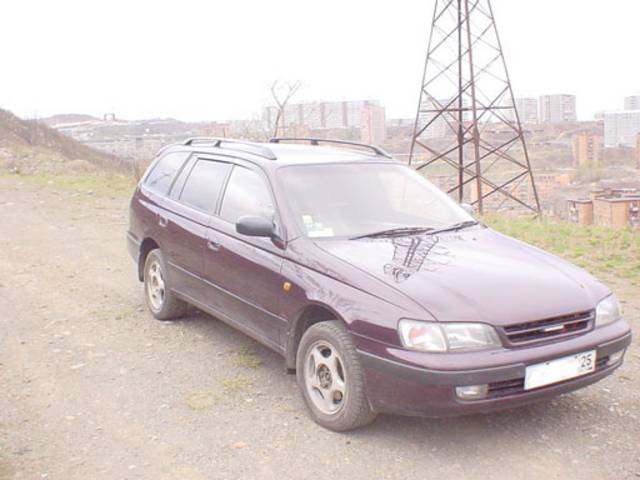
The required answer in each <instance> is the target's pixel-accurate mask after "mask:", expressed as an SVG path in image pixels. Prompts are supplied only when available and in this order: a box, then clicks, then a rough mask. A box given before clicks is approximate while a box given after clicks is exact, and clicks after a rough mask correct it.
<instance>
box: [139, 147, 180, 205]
mask: <svg viewBox="0 0 640 480" xmlns="http://www.w3.org/2000/svg"><path fill="white" fill-rule="evenodd" d="M188 156H189V153H188V152H171V153H167V154H166V155H165V156H163V157H162V158H160V160H158V162H157V163H156V165H155V166H154V167H153V170H151V172H150V173H149V175H148V176H147V178H146V179H145V182H144V184H145V186H147V187H149V188H150V189H152V190H155V191H156V192H158V193H161V194H163V195H164V194H166V193H167V192H168V191H169V187H170V186H171V183H172V182H173V179H174V178H175V176H176V174H177V173H178V171H180V168H182V165H183V164H184V162H185V160H186V159H187V157H188Z"/></svg>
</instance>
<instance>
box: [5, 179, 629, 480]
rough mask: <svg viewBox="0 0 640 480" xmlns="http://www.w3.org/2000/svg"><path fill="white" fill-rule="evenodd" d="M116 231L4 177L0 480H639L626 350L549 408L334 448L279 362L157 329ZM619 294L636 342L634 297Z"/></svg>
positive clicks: (203, 324) (220, 338)
mask: <svg viewBox="0 0 640 480" xmlns="http://www.w3.org/2000/svg"><path fill="white" fill-rule="evenodd" d="M126 222H127V200H126V199H123V198H106V197H96V196H95V195H91V194H87V193H86V192H85V193H78V192H75V193H74V192H71V191H68V190H59V189H56V187H55V186H45V187H38V186H35V185H33V184H31V183H22V182H21V181H20V180H19V179H18V178H17V177H16V178H7V177H0V478H3V479H4V478H8V479H9V478H11V479H13V478H15V479H43V478H47V479H61V480H71V479H92V480H93V479H185V480H187V479H237V478H243V479H244V478H247V479H254V478H259V479H262V478H268V479H270V478H295V479H307V478H309V479H327V478H345V479H378V478H390V479H425V478H456V479H459V478H474V479H479V478H509V479H520V478H532V479H533V478H535V479H538V478H545V479H547V480H550V479H574V478H575V479H591V478H593V479H603V478H611V479H614V478H615V479H623V478H638V477H640V351H639V350H638V348H637V341H635V340H634V345H633V346H632V347H631V351H630V352H628V354H627V363H626V365H625V366H624V367H623V368H622V369H620V370H618V371H617V372H616V373H615V375H614V376H612V377H610V378H608V379H607V380H605V381H603V382H601V383H600V384H597V385H595V386H592V387H590V388H588V389H586V390H583V391H580V392H577V393H575V394H570V395H566V396H563V397H561V398H558V399H556V400H553V401H551V402H546V403H542V404H538V405H534V406H531V407H527V408H523V409H519V410H515V411H509V412H504V413H499V414H493V415H483V416H473V417H467V418H458V419H448V420H426V419H412V418H400V417H392V416H381V417H379V419H378V420H377V421H376V423H375V424H374V425H372V426H371V427H368V428H366V429H364V430H361V431H359V432H356V433H350V434H336V433H331V432H328V431H326V430H323V429H322V428H320V427H318V426H316V425H315V424H314V423H312V422H311V421H310V420H309V419H308V418H307V415H306V412H305V409H304V405H303V403H302V400H301V398H300V396H299V394H298V391H297V387H296V384H295V379H294V377H293V376H287V375H285V374H284V371H283V362H282V361H281V359H280V358H279V357H278V356H277V355H276V354H274V353H271V352H270V351H269V350H267V349H266V348H263V347H261V346H259V345H258V344H256V343H255V342H254V341H252V340H250V339H248V338H247V337H245V336H243V335H242V334H240V333H237V332H235V331H234V330H232V329H231V328H229V327H227V326H226V325H224V324H223V323H221V322H218V321H216V320H215V319H213V318H211V317H208V316H205V315H202V314H200V315H194V316H192V317H190V318H187V319H185V320H184V321H179V322H175V323H161V322H158V321H155V320H153V319H152V318H151V316H150V315H149V314H148V313H147V312H146V310H145V308H144V307H143V297H142V287H141V284H139V283H138V282H137V280H136V278H135V269H134V265H133V262H132V261H131V259H130V258H129V257H128V255H127V252H126V248H125V240H124V239H125V230H126ZM613 287H614V289H615V290H616V292H617V293H619V295H620V296H621V297H623V298H625V299H626V300H627V303H626V305H625V307H626V308H625V309H626V315H627V317H628V318H629V320H630V321H631V322H632V324H633V325H634V329H635V330H636V336H637V333H638V332H637V330H638V326H639V325H640V298H639V297H640V296H638V295H637V293H638V292H634V290H633V289H632V288H631V287H630V286H629V285H627V284H625V283H624V282H623V281H619V282H616V284H615V285H614V286H613ZM634 295H635V298H633V297H634ZM632 300H633V301H634V302H635V303H630V302H631V301H632Z"/></svg>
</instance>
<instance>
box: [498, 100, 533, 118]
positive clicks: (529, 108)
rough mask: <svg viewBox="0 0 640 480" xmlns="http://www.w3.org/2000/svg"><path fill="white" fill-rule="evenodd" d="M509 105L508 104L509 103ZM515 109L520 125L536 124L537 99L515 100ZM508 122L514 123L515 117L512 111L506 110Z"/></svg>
mask: <svg viewBox="0 0 640 480" xmlns="http://www.w3.org/2000/svg"><path fill="white" fill-rule="evenodd" d="M509 103H510V102H509ZM516 109H517V110H518V115H520V122H522V123H538V99H537V98H531V97H520V98H516ZM505 117H507V119H508V120H510V121H512V122H513V121H515V115H514V114H513V111H512V110H507V111H506V115H505Z"/></svg>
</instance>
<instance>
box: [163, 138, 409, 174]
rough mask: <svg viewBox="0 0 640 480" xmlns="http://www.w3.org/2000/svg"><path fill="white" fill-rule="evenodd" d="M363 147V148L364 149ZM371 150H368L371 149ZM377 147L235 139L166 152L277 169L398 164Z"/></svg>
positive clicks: (182, 146)
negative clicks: (210, 156)
mask: <svg viewBox="0 0 640 480" xmlns="http://www.w3.org/2000/svg"><path fill="white" fill-rule="evenodd" d="M363 147H364V149H363ZM367 148H368V149H371V151H369V150H368V149H367ZM376 148H377V147H373V146H367V145H364V144H360V145H358V144H353V145H350V144H345V145H344V146H342V145H340V146H337V147H336V146H329V145H313V144H299V143H260V142H244V141H235V140H233V139H228V140H226V139H218V140H216V141H215V142H209V143H205V142H194V143H193V144H189V141H187V142H185V143H181V144H175V145H170V146H168V147H167V148H166V149H164V150H163V152H167V151H171V150H182V151H184V150H188V151H193V152H198V153H210V154H214V155H215V154H217V155H228V156H232V157H235V158H239V159H243V160H248V161H251V162H253V163H256V164H259V165H261V166H264V167H265V168H268V169H275V168H279V167H282V166H285V165H287V166H288V165H305V164H319V163H320V164H328V163H352V162H381V163H388V162H393V163H395V162H397V160H395V159H393V158H391V157H390V156H388V155H387V154H384V152H382V150H380V149H378V151H379V152H382V153H380V154H376V153H375V150H374V149H376Z"/></svg>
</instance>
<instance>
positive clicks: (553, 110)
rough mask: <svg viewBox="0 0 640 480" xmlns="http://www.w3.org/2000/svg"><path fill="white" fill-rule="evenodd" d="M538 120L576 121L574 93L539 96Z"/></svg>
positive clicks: (552, 121) (554, 121) (544, 121)
mask: <svg viewBox="0 0 640 480" xmlns="http://www.w3.org/2000/svg"><path fill="white" fill-rule="evenodd" d="M539 120H540V122H543V123H566V122H576V121H577V120H578V116H577V113H576V97H575V95H566V94H561V95H543V96H541V97H540V118H539Z"/></svg>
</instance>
